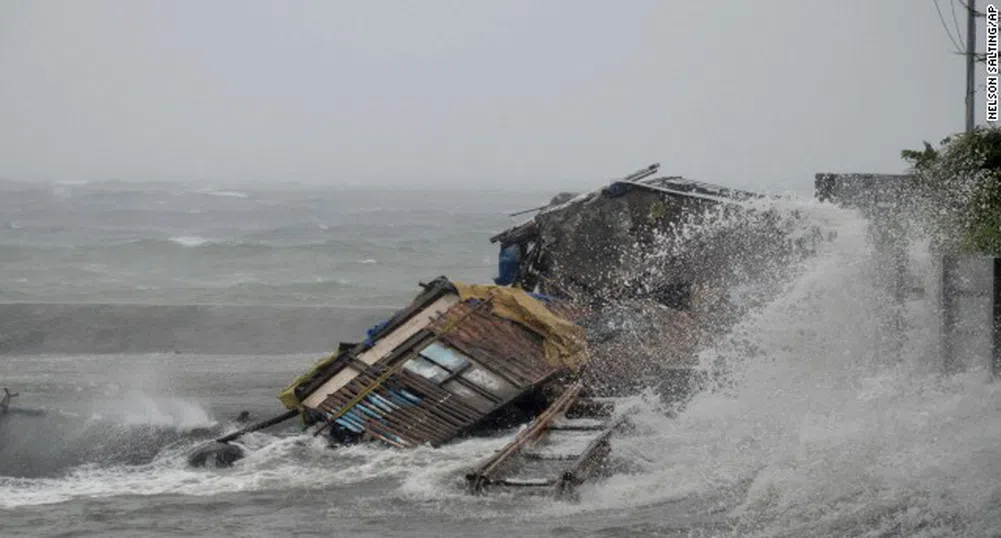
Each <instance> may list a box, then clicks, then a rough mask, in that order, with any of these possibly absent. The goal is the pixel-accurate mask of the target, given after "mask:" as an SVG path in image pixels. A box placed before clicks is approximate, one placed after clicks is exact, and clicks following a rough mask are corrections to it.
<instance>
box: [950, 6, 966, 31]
mask: <svg viewBox="0 0 1001 538" xmlns="http://www.w3.org/2000/svg"><path fill="white" fill-rule="evenodd" d="M949 5H950V6H951V7H952V9H951V10H950V11H952V27H953V28H955V29H956V40H957V41H963V31H962V30H960V29H959V20H958V19H956V0H952V1H951V2H949Z"/></svg>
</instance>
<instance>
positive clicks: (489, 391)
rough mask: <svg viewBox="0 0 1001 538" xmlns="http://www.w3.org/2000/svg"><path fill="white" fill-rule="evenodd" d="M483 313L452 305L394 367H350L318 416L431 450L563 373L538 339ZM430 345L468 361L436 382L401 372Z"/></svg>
mask: <svg viewBox="0 0 1001 538" xmlns="http://www.w3.org/2000/svg"><path fill="white" fill-rule="evenodd" d="M490 308H491V305H490V302H489V301H475V300H471V301H467V302H464V303H459V304H457V305H455V306H453V307H451V308H450V309H449V310H448V311H447V312H446V313H445V314H444V315H442V316H441V317H439V318H437V319H436V320H434V321H432V322H431V323H430V324H429V325H428V327H427V329H428V331H427V334H428V337H427V338H426V339H423V340H421V341H420V342H419V343H417V344H414V345H413V348H412V350H410V351H409V352H406V353H404V354H402V355H398V356H397V359H394V361H395V362H390V363H385V362H383V363H377V364H375V365H373V366H368V365H365V364H362V363H360V361H355V362H353V363H351V364H350V366H349V367H351V368H354V369H358V370H361V373H360V374H359V375H358V376H357V377H355V378H354V379H353V380H351V381H350V382H349V383H348V384H347V385H345V386H344V387H342V388H341V389H339V390H337V391H336V392H334V393H333V394H331V395H330V396H328V397H327V398H326V399H325V400H324V401H323V402H322V403H321V404H320V405H319V407H318V409H319V410H321V411H322V412H324V413H325V414H326V418H327V419H328V421H331V422H333V423H334V424H336V425H337V426H338V427H340V428H343V429H345V430H348V431H351V432H355V433H356V434H361V435H363V436H366V435H367V436H369V437H372V438H375V439H380V440H382V441H384V442H386V443H388V444H391V445H393V446H398V447H413V446H418V445H421V444H425V443H430V444H432V445H438V444H441V443H443V442H446V441H448V440H449V439H452V438H453V437H455V436H456V435H458V434H460V433H461V432H462V431H463V430H465V429H467V428H469V427H471V426H473V425H475V424H476V423H477V422H479V421H481V420H483V419H484V418H485V417H486V416H488V415H489V414H490V413H492V412H493V411H495V410H497V409H500V408H503V407H504V406H506V405H507V404H508V403H510V402H511V401H513V400H515V399H517V398H518V397H519V396H521V395H522V394H524V393H525V392H526V391H528V390H531V389H533V388H535V387H536V386H538V385H540V384H542V383H544V382H546V381H548V380H549V379H551V378H552V376H553V375H554V374H556V373H558V372H560V371H562V369H561V368H556V367H553V366H550V365H549V364H548V363H547V362H546V359H545V353H544V351H543V338H542V337H541V336H540V335H538V334H536V333H534V332H532V331H531V330H529V329H527V328H525V327H523V326H521V325H519V324H517V323H515V322H512V321H509V320H506V319H503V318H500V317H497V316H494V315H493V314H491V313H490ZM432 342H438V343H439V345H444V346H450V347H451V348H454V351H457V352H458V353H459V354H461V355H464V356H465V357H468V359H469V361H470V362H469V363H468V364H467V365H464V366H463V368H462V369H456V370H455V371H452V372H448V374H449V375H447V376H443V377H442V378H434V377H432V379H434V381H437V382H438V383H436V382H433V381H432V380H429V379H426V378H425V377H422V375H418V374H416V373H414V372H412V371H408V370H407V369H406V368H405V367H404V366H405V365H406V364H407V363H408V362H410V361H413V360H417V357H418V353H419V352H421V351H423V350H425V348H426V347H427V346H428V345H429V344H431V343H432ZM429 356H431V357H432V359H433V356H432V355H429V354H428V352H426V351H425V352H424V354H423V355H422V357H423V359H426V358H428V357H429ZM423 359H420V360H423ZM460 360H461V359H460ZM437 364H441V363H437ZM427 366H429V367H433V366H431V365H430V364H427ZM449 387H450V388H449Z"/></svg>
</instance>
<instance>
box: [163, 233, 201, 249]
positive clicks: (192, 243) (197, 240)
mask: <svg viewBox="0 0 1001 538" xmlns="http://www.w3.org/2000/svg"><path fill="white" fill-rule="evenodd" d="M168 241H170V242H171V243H176V244H178V245H181V246H182V247H200V246H202V245H207V244H209V243H211V242H212V240H211V239H206V238H204V237H200V236H197V235H179V236H177V237H171V238H169V239H168Z"/></svg>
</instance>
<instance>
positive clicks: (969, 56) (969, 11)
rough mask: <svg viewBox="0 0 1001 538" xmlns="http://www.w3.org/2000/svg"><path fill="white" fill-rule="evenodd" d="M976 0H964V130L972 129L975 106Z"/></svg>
mask: <svg viewBox="0 0 1001 538" xmlns="http://www.w3.org/2000/svg"><path fill="white" fill-rule="evenodd" d="M976 4H977V0H966V132H968V133H969V132H970V131H972V130H973V127H974V125H975V123H974V121H973V117H974V116H973V109H974V108H976V107H975V106H973V105H974V103H975V102H976V89H975V86H974V82H975V80H974V79H975V78H976V77H974V76H973V74H974V68H975V66H976V63H977V5H976Z"/></svg>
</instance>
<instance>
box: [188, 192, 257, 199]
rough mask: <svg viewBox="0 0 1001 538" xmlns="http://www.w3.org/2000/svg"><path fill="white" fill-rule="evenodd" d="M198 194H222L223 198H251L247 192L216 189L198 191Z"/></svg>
mask: <svg viewBox="0 0 1001 538" xmlns="http://www.w3.org/2000/svg"><path fill="white" fill-rule="evenodd" d="M198 194H204V195H207V196H221V197H223V198H250V195H248V194H247V193H245V192H240V191H214V190H202V191H198Z"/></svg>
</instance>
